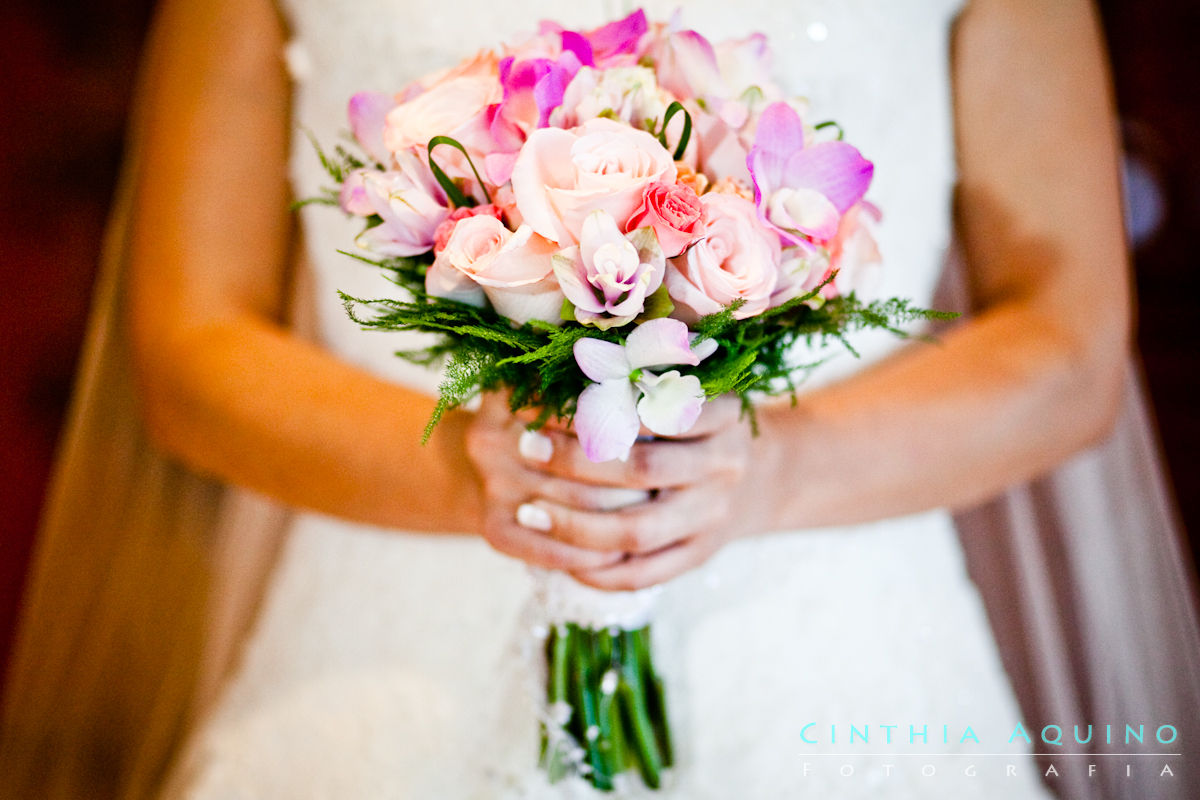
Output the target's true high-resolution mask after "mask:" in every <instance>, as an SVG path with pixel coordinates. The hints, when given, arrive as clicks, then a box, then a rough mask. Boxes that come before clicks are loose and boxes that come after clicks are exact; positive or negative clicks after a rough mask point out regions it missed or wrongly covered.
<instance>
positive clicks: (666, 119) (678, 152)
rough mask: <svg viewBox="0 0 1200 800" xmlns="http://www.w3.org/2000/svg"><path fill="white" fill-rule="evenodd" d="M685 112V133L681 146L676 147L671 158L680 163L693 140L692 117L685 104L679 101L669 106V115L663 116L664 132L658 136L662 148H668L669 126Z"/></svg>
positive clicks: (680, 138) (681, 137)
mask: <svg viewBox="0 0 1200 800" xmlns="http://www.w3.org/2000/svg"><path fill="white" fill-rule="evenodd" d="M680 111H682V112H683V133H682V134H680V136H679V144H677V145H676V146H675V152H674V153H673V154H672V155H671V158H673V159H675V160H676V161H678V160H679V159H681V158H683V154H684V153H685V152H686V151H687V146H688V140H689V139H691V138H692V115H691V114H689V113H688V110H687V109H686V108H684V107H683V104H682V103H680V102H679V101H678V100H673V101H672V102H671V105H669V106H667V113H666V114H664V115H663V124H662V130H661V131H660V132H659V134H658V140H659V141H660V142H662V146H663V147H666V146H667V125H669V124H670V123H671V118H672V117H674V116H675V115H676V114H678V113H679V112H680Z"/></svg>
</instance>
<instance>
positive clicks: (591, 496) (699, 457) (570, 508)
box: [468, 398, 771, 590]
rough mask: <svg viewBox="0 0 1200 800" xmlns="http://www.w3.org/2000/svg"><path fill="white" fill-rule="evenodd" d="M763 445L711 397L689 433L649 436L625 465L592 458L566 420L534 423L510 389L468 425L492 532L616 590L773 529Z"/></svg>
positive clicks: (659, 578) (731, 403)
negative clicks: (513, 403)
mask: <svg viewBox="0 0 1200 800" xmlns="http://www.w3.org/2000/svg"><path fill="white" fill-rule="evenodd" d="M756 443H759V444H765V443H762V442H761V441H760V440H754V439H752V437H751V435H750V429H749V425H748V424H746V422H745V421H744V420H740V419H739V406H738V403H737V402H736V401H735V400H732V399H729V400H726V399H721V400H718V401H715V402H710V403H706V404H705V407H704V413H703V414H702V415H701V417H700V419H699V420H698V421H697V423H696V425H695V426H694V427H693V428H692V430H691V431H689V432H688V433H687V434H686V436H683V437H677V438H673V439H654V440H650V441H640V442H638V443H637V444H635V445H634V447H633V451H632V452H631V453H630V456H629V459H628V460H627V461H624V462H621V461H610V462H605V463H600V464H596V463H593V462H591V461H589V460H588V459H587V457H586V456H585V455H584V453H583V449H582V448H581V446H580V444H579V441H578V440H577V439H576V438H575V436H574V435H573V434H572V433H571V432H570V431H569V430H565V429H563V428H562V427H560V426H553V425H551V426H547V427H546V428H545V429H543V430H542V431H540V432H538V433H533V434H531V433H528V432H526V431H525V424H524V422H523V421H521V420H519V419H516V418H514V417H513V416H512V415H511V414H510V413H509V411H508V409H507V407H506V406H505V404H504V402H503V400H501V399H499V398H489V399H488V400H487V401H485V403H484V406H483V408H482V409H481V411H480V413H479V414H478V415H476V421H475V423H474V424H473V425H472V428H471V431H470V433H469V434H468V450H469V452H470V453H471V457H472V459H473V461H474V462H475V465H476V467H477V469H478V470H479V472H480V475H481V477H482V480H483V483H484V486H485V491H486V498H487V507H486V510H485V513H484V526H483V535H484V538H486V539H487V540H488V541H489V542H490V543H491V544H492V545H493V546H494V547H495V548H496V549H498V550H500V551H501V552H503V553H506V554H508V555H511V556H514V557H516V558H520V559H522V560H524V561H527V562H529V563H532V564H536V565H539V566H545V567H550V568H554V569H561V570H564V571H567V572H570V573H571V574H573V575H574V576H575V577H576V578H577V579H578V580H580V581H581V582H583V583H586V584H589V585H592V586H596V587H598V588H602V589H612V590H617V589H636V588H642V587H645V586H651V585H654V584H658V583H662V582H664V581H667V580H670V579H671V578H673V577H675V576H676V575H679V574H681V573H683V572H686V571H688V570H690V569H692V568H694V567H697V566H699V565H700V564H702V563H704V562H705V561H706V560H707V559H708V558H709V557H710V556H711V555H712V554H713V553H715V552H716V551H717V550H718V549H720V547H721V546H722V545H724V544H725V543H726V542H728V541H730V540H731V539H733V538H736V537H738V536H742V535H746V534H749V533H756V532H760V531H761V530H764V529H765V528H766V527H767V521H766V520H767V517H768V514H769V509H770V507H771V503H770V502H769V501H768V500H767V498H766V496H765V494H766V492H767V490H768V489H769V486H770V483H771V482H770V481H769V480H766V476H768V475H769V474H770V473H769V469H768V468H767V465H768V464H769V462H770V459H766V458H762V455H763V454H762V453H761V452H759V453H756V452H755V451H756V450H761V449H763V448H756V447H755V444H756ZM518 454H519V455H518Z"/></svg>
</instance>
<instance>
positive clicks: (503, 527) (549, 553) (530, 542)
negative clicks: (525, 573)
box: [484, 519, 622, 572]
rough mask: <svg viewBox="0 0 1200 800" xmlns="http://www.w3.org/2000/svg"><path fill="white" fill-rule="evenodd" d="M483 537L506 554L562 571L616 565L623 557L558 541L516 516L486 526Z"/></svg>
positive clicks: (619, 554) (529, 562)
mask: <svg viewBox="0 0 1200 800" xmlns="http://www.w3.org/2000/svg"><path fill="white" fill-rule="evenodd" d="M484 538H485V539H486V540H487V542H488V544H490V545H491V546H492V547H493V548H495V549H496V550H498V551H499V552H501V553H504V554H505V555H507V556H512V557H513V558H517V559H520V560H521V561H524V562H526V563H527V564H532V565H534V566H537V567H544V568H546V569H557V570H562V571H564V572H571V571H574V570H591V569H598V568H601V567H605V566H609V565H612V564H615V563H617V562H618V561H620V560H621V558H622V554H621V553H600V552H597V551H595V550H586V549H584V548H581V547H576V546H574V545H571V544H567V543H565V542H560V541H558V540H557V539H553V538H551V537H549V536H546V535H545V534H543V533H540V532H537V531H533V530H531V529H529V528H526V527H524V526H522V525H518V524H517V522H516V520H515V519H514V520H513V521H511V522H509V521H507V520H505V521H498V522H495V523H493V524H492V525H489V530H488V531H487V534H486V535H485V536H484Z"/></svg>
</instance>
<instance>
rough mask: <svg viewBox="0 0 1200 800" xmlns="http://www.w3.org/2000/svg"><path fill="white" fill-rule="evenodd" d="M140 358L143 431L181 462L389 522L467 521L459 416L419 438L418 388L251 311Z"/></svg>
mask: <svg viewBox="0 0 1200 800" xmlns="http://www.w3.org/2000/svg"><path fill="white" fill-rule="evenodd" d="M148 357H149V358H151V359H153V362H152V363H144V369H143V370H142V377H141V383H142V392H141V395H142V397H143V398H144V408H145V415H146V418H147V423H148V425H149V427H150V430H151V433H152V435H153V437H154V439H155V440H156V441H157V442H158V443H159V444H160V446H162V447H163V448H164V449H166V450H168V451H169V452H171V453H173V454H175V455H176V456H177V457H179V458H181V459H182V460H184V461H186V462H187V463H189V464H190V465H192V466H194V467H196V468H199V469H201V470H203V471H206V472H209V473H211V474H213V475H216V476H217V477H219V478H221V479H222V480H224V481H227V482H231V483H236V484H238V485H242V486H246V487H249V488H252V489H255V490H257V491H260V492H263V493H265V494H268V495H270V496H272V497H275V498H277V499H280V500H282V501H284V502H287V503H289V504H292V505H295V506H299V507H304V508H309V509H313V510H316V511H320V512H323V513H327V514H332V515H336V516H339V517H345V518H349V519H355V520H360V521H364V522H369V523H373V524H379V525H385V526H390V527H396V528H402V529H408V530H421V531H449V532H457V531H473V530H477V529H478V523H477V520H478V518H479V514H480V491H479V488H478V480H477V478H476V476H475V474H474V472H473V470H472V469H471V467H470V464H469V462H468V461H467V459H466V455H465V449H464V447H465V446H464V429H465V422H466V419H467V417H468V415H467V414H465V413H451V414H448V415H447V416H446V417H445V419H444V420H443V421H442V422H441V424H439V426H438V427H437V429H436V430H435V432H434V434H433V437H432V438H431V439H430V440H429V443H428V444H427V445H424V446H422V445H421V443H420V441H421V432H422V430H423V428H424V426H425V423H426V422H427V420H428V419H429V414H430V412H431V411H432V409H433V400H432V399H431V398H428V397H426V396H423V395H420V394H417V393H415V392H412V391H409V390H406V389H403V388H401V387H398V386H395V385H392V384H389V383H386V382H384V381H381V380H379V379H378V378H375V377H373V376H371V375H369V374H366V373H364V372H362V371H360V370H358V369H356V368H354V367H351V366H349V365H347V364H344V363H342V362H340V361H337V360H336V359H334V358H333V357H331V356H330V355H329V354H327V353H325V352H324V351H322V350H320V349H318V348H316V347H313V346H311V345H309V344H307V343H305V342H302V341H300V340H297V339H295V338H293V337H291V336H289V335H288V334H287V333H286V332H285V331H283V330H281V329H279V328H277V327H275V326H274V325H272V324H270V323H268V322H266V321H261V320H257V319H255V318H253V317H249V316H243V317H233V318H230V319H228V320H226V321H223V322H214V323H212V324H210V325H207V326H204V327H200V328H197V329H194V330H192V331H190V332H189V333H187V334H185V335H181V336H178V337H176V338H175V339H174V340H173V341H171V342H167V343H162V344H161V345H160V346H159V347H158V348H156V349H155V352H154V353H153V355H149V356H148Z"/></svg>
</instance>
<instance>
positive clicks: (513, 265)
mask: <svg viewBox="0 0 1200 800" xmlns="http://www.w3.org/2000/svg"><path fill="white" fill-rule="evenodd" d="M554 251H555V247H554V245H552V244H551V243H550V242H547V241H546V240H545V239H543V238H542V237H540V236H538V235H537V234H536V233H534V232H533V230H531V229H530V228H529V226H527V225H522V226H521V227H520V228H518V229H517V230H516V232H515V233H514V232H513V231H510V230H509V229H508V228H507V227H505V225H504V223H503V222H501V221H500V220H498V219H496V218H495V217H493V216H491V215H488V214H477V215H475V216H470V217H466V218H464V219H461V220H459V221H458V223H457V224H456V225H455V226H454V230H453V232H451V234H450V238H449V240H448V241H447V242H446V246H445V248H443V249H442V251H441V253H439V254H438V256H437V258H435V259H434V261H433V264H432V265H430V267H429V272H428V273H426V275H425V291H427V292H429V294H431V295H433V296H434V297H445V298H449V299H451V300H458V301H459V302H461V303H469V304H471V305H475V306H481V307H482V306H483V305H484V301H485V298H486V300H488V301H491V304H492V307H493V308H495V309H496V311H497V313H499V314H501V315H502V316H505V317H508V318H509V319H511V320H512V321H513V322H515V323H516V324H518V325H521V324H524V323H526V322H528V321H529V320H531V319H542V320H546V321H547V322H558V319H559V312H560V311H561V309H562V301H563V295H562V292H561V291H560V290H559V288H558V284H557V282H556V281H555V280H554V278H553V277H552V276H551V275H550V271H551V269H552V264H551V261H550V257H551V256H552V255H553V253H554Z"/></svg>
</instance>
